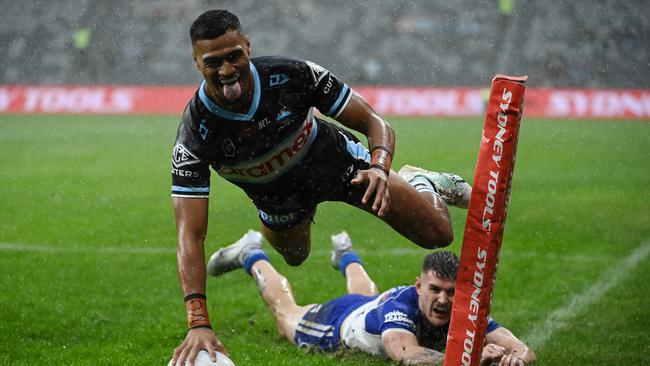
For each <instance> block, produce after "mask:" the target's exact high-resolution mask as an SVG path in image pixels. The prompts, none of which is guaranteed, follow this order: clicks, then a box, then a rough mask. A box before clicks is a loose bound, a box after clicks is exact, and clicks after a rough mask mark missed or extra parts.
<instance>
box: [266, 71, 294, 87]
mask: <svg viewBox="0 0 650 366" xmlns="http://www.w3.org/2000/svg"><path fill="white" fill-rule="evenodd" d="M288 82H289V76H287V74H273V75H271V76H270V77H269V87H270V88H277V87H279V86H282V85H284V84H286V83H288Z"/></svg>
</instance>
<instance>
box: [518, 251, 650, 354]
mask: <svg viewBox="0 0 650 366" xmlns="http://www.w3.org/2000/svg"><path fill="white" fill-rule="evenodd" d="M648 254H650V239H647V240H646V241H645V242H643V243H641V245H639V246H638V247H636V248H635V249H634V251H633V252H632V253H631V254H630V255H628V256H627V257H625V258H624V259H622V260H621V261H620V262H619V263H617V264H615V265H614V266H612V267H611V268H610V269H609V270H608V271H607V272H604V273H603V274H602V275H601V276H600V277H599V279H598V280H597V281H596V282H595V283H594V284H593V285H591V287H589V288H588V289H586V290H585V291H584V292H582V293H581V294H579V295H576V296H574V297H573V298H572V299H571V301H569V302H568V303H567V304H566V305H564V306H563V307H561V308H558V309H556V310H555V311H553V312H552V313H551V314H549V316H548V317H547V318H546V320H545V321H543V322H540V323H537V324H536V325H535V326H534V327H533V329H532V330H531V331H530V333H528V335H527V336H526V337H522V340H524V342H526V343H528V344H529V345H530V346H531V348H532V349H533V350H535V351H537V350H538V349H541V348H542V347H544V345H546V342H547V341H548V340H549V339H550V338H551V336H552V335H553V332H555V331H556V330H561V329H562V328H564V327H565V326H566V325H567V324H568V323H569V321H570V320H571V318H573V317H574V316H576V315H578V314H579V313H581V312H582V311H583V310H585V309H586V308H588V307H589V306H590V305H593V304H594V303H596V302H598V300H600V299H601V298H602V296H603V295H604V294H605V293H606V292H607V291H609V290H610V289H612V288H614V287H616V286H618V285H619V284H621V283H622V282H623V281H624V280H625V278H626V277H627V276H628V275H629V274H630V273H632V272H633V271H634V269H635V268H636V267H637V266H638V265H639V263H641V262H642V261H643V260H644V259H645V258H646V257H647V256H648Z"/></svg>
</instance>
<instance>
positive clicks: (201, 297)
mask: <svg viewBox="0 0 650 366" xmlns="http://www.w3.org/2000/svg"><path fill="white" fill-rule="evenodd" d="M192 299H203V300H207V299H208V298H207V297H205V294H200V293H198V292H197V293H195V294H189V295H187V296H185V299H184V300H183V301H184V302H188V301H189V300H192Z"/></svg>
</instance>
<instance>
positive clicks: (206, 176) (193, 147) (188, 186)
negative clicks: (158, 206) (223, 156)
mask: <svg viewBox="0 0 650 366" xmlns="http://www.w3.org/2000/svg"><path fill="white" fill-rule="evenodd" d="M186 117H187V116H186V115H185V116H183V121H181V125H180V126H179V128H178V133H177V135H176V143H175V144H174V149H173V151H172V197H189V198H208V197H209V195H210V169H209V164H208V163H207V162H206V161H205V160H204V159H203V158H202V156H203V151H202V149H201V144H200V143H199V137H198V136H197V133H194V132H193V131H192V129H191V125H190V123H188V122H189V121H188V120H187V118H186Z"/></svg>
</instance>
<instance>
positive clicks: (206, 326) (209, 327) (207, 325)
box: [190, 324, 212, 330]
mask: <svg viewBox="0 0 650 366" xmlns="http://www.w3.org/2000/svg"><path fill="white" fill-rule="evenodd" d="M198 328H206V329H212V326H210V325H209V324H203V325H195V326H193V327H192V328H190V330H192V329H198Z"/></svg>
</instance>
